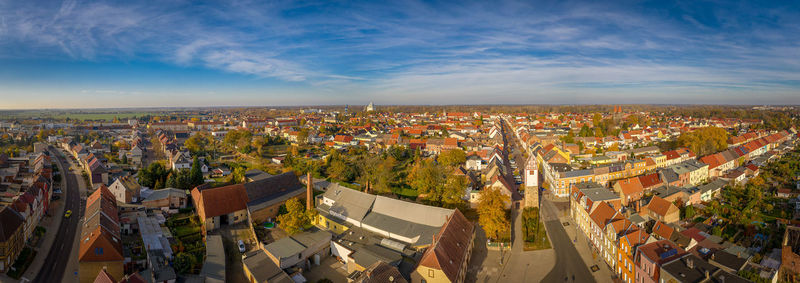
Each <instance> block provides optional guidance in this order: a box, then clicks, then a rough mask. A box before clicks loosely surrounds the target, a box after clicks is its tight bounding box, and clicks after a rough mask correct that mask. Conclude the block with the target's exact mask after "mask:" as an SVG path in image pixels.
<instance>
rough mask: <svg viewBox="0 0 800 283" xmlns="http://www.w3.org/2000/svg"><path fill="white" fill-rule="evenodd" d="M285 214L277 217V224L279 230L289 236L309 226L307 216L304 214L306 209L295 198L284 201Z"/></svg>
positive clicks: (309, 222) (309, 221) (309, 220)
mask: <svg viewBox="0 0 800 283" xmlns="http://www.w3.org/2000/svg"><path fill="white" fill-rule="evenodd" d="M285 205H286V214H282V215H278V222H280V224H281V228H282V229H283V230H284V231H286V233H288V234H289V235H294V234H297V233H299V232H301V231H303V227H305V226H308V225H310V224H311V219H310V218H309V214H308V213H306V208H305V207H304V206H303V204H301V203H300V201H299V200H298V199H297V198H291V199H289V200H287V201H286V204H285Z"/></svg>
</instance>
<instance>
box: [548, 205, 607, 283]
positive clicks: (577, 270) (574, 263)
mask: <svg viewBox="0 0 800 283" xmlns="http://www.w3.org/2000/svg"><path fill="white" fill-rule="evenodd" d="M558 215H559V214H558V210H557V209H556V208H555V206H554V205H553V204H552V202H551V201H550V200H548V199H547V198H544V199H542V220H543V221H544V225H545V226H546V227H547V233H548V234H549V235H550V241H551V242H550V244H551V245H552V246H553V248H554V249H555V250H556V251H557V252H556V265H555V266H556V267H555V268H554V269H553V270H552V271H550V273H548V274H547V276H545V277H544V280H543V282H597V281H596V280H595V278H594V276H593V275H592V273H591V272H590V271H589V268H588V266H586V264H585V263H584V261H583V259H582V258H581V255H580V254H579V253H578V250H577V249H576V248H575V246H574V245H573V242H572V238H570V236H569V235H567V232H566V231H565V230H564V226H563V224H562V223H561V220H559V218H558ZM609 280H610V278H609ZM601 282H602V281H601Z"/></svg>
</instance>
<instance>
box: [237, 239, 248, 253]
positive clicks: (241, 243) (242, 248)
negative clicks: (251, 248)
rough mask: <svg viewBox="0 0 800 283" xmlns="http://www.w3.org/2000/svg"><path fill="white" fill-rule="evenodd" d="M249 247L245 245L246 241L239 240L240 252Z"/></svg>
mask: <svg viewBox="0 0 800 283" xmlns="http://www.w3.org/2000/svg"><path fill="white" fill-rule="evenodd" d="M245 251H247V249H246V248H245V247H244V241H242V240H239V252H240V253H244V252H245Z"/></svg>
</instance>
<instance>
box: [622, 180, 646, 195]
mask: <svg viewBox="0 0 800 283" xmlns="http://www.w3.org/2000/svg"><path fill="white" fill-rule="evenodd" d="M617 184H618V185H619V188H620V190H621V191H622V194H624V195H626V196H629V195H632V194H636V193H641V192H642V191H643V190H644V189H643V187H642V183H641V182H639V178H636V177H633V178H628V179H625V180H620V181H619V182H617Z"/></svg>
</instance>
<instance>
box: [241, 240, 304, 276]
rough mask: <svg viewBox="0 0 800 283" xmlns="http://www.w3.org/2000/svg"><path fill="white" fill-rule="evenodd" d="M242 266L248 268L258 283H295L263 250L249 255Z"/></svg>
mask: <svg viewBox="0 0 800 283" xmlns="http://www.w3.org/2000/svg"><path fill="white" fill-rule="evenodd" d="M284 239H288V238H284ZM242 264H244V266H245V267H247V269H248V270H249V271H250V274H252V275H253V279H255V280H256V282H279V283H294V281H292V279H291V278H290V277H289V275H286V272H283V270H281V268H280V267H278V265H276V264H275V263H274V262H272V260H270V259H269V257H267V254H266V253H264V251H262V250H256V251H253V252H250V253H247V254H246V255H245V258H244V259H242Z"/></svg>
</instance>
